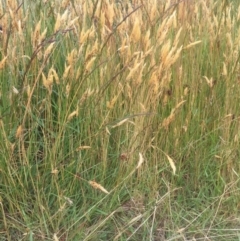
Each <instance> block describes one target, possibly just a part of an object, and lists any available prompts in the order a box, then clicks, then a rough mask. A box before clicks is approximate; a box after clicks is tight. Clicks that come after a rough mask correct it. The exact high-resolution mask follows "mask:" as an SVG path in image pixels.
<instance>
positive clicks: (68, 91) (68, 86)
mask: <svg viewBox="0 0 240 241" xmlns="http://www.w3.org/2000/svg"><path fill="white" fill-rule="evenodd" d="M70 90H71V86H70V84H67V85H66V96H67V98H68V96H69V93H70Z"/></svg>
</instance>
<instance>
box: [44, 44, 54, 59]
mask: <svg viewBox="0 0 240 241" xmlns="http://www.w3.org/2000/svg"><path fill="white" fill-rule="evenodd" d="M54 44H55V43H51V44H50V45H49V46H48V47H47V49H46V50H45V52H44V59H46V58H47V57H48V56H49V55H50V53H51V52H52V49H53V47H54Z"/></svg>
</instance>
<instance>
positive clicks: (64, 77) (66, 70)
mask: <svg viewBox="0 0 240 241" xmlns="http://www.w3.org/2000/svg"><path fill="white" fill-rule="evenodd" d="M71 67H72V66H71V65H68V66H66V65H65V69H64V73H63V80H66V79H67V77H68V75H69V71H70V69H71Z"/></svg>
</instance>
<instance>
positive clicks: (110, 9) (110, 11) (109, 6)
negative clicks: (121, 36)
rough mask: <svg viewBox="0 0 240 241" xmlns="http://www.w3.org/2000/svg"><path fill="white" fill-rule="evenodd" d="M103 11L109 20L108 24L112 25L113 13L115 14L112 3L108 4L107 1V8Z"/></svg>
mask: <svg viewBox="0 0 240 241" xmlns="http://www.w3.org/2000/svg"><path fill="white" fill-rule="evenodd" d="M105 13H106V16H107V19H108V21H109V24H110V26H112V25H113V19H114V15H115V13H114V5H113V3H112V4H110V3H109V2H107V9H106V12H105Z"/></svg>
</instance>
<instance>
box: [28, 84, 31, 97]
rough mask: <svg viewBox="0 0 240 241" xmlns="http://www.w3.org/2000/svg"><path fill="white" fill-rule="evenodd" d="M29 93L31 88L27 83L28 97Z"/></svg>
mask: <svg viewBox="0 0 240 241" xmlns="http://www.w3.org/2000/svg"><path fill="white" fill-rule="evenodd" d="M30 94H31V88H30V85H27V96H28V97H30Z"/></svg>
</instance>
